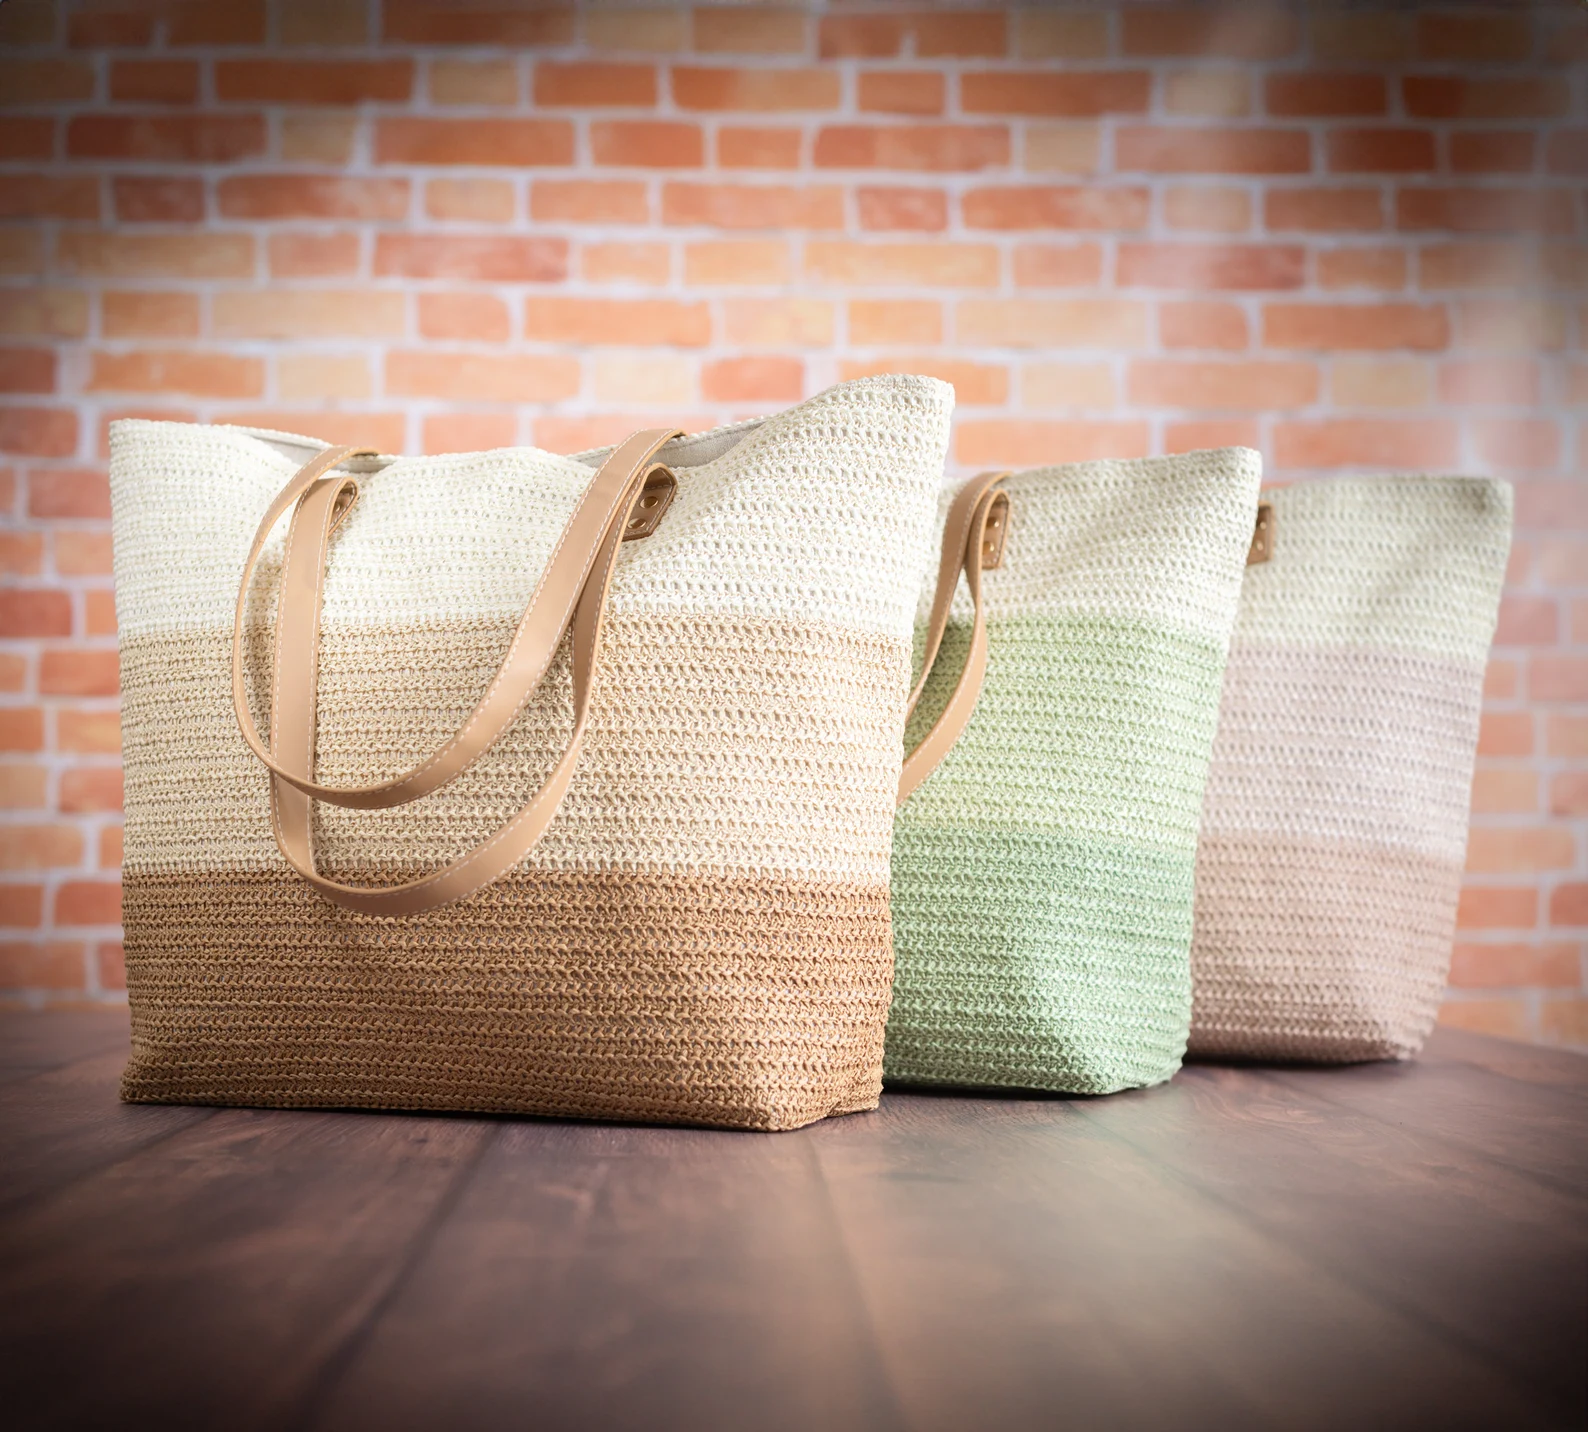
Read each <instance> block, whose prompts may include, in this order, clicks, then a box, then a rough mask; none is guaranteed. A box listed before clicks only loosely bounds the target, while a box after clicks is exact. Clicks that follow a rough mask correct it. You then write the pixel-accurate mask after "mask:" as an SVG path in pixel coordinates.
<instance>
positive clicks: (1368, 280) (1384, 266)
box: [1270, 226, 1406, 289]
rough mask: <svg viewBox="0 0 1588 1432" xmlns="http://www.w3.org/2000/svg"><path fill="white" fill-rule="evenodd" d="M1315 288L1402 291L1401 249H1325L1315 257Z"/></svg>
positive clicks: (1404, 263)
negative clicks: (1316, 275) (1316, 263)
mask: <svg viewBox="0 0 1588 1432" xmlns="http://www.w3.org/2000/svg"><path fill="white" fill-rule="evenodd" d="M1270 227H1272V226H1270ZM1318 286H1319V287H1320V288H1377V289H1397V288H1405V287H1406V255H1405V254H1404V253H1403V252H1402V251H1401V250H1400V249H1394V248H1351V249H1327V250H1324V251H1323V252H1322V253H1320V254H1319V255H1318Z"/></svg>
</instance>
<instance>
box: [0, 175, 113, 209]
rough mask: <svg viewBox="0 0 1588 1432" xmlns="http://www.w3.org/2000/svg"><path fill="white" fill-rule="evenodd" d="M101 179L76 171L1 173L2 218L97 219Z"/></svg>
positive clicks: (0, 204)
mask: <svg viewBox="0 0 1588 1432" xmlns="http://www.w3.org/2000/svg"><path fill="white" fill-rule="evenodd" d="M98 217H99V181H98V180H97V179H93V178H89V177H87V176H86V175H73V174H0V219H97V218H98Z"/></svg>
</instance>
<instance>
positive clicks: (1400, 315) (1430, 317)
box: [1263, 303, 1450, 351]
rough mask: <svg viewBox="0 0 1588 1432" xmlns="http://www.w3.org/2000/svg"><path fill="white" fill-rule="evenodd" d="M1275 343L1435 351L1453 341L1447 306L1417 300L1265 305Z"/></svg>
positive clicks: (1267, 329)
mask: <svg viewBox="0 0 1588 1432" xmlns="http://www.w3.org/2000/svg"><path fill="white" fill-rule="evenodd" d="M1263 341H1264V343H1265V344H1266V345H1267V346H1268V347H1270V348H1318V349H1324V350H1327V349H1330V348H1345V349H1371V350H1385V349H1392V348H1409V349H1414V350H1420V351H1431V350H1435V349H1440V348H1444V347H1446V346H1447V345H1448V344H1449V342H1450V319H1449V317H1448V315H1447V314H1446V313H1445V310H1444V308H1443V307H1441V306H1439V305H1437V304H1433V305H1425V304H1414V303H1378V304H1371V303H1362V304H1344V303H1271V304H1268V305H1266V306H1265V307H1264V309H1263Z"/></svg>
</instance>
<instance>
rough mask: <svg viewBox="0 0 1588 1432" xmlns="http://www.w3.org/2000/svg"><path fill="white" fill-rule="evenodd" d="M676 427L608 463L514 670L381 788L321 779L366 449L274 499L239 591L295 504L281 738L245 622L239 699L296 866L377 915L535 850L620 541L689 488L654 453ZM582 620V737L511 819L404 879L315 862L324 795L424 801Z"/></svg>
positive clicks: (464, 885) (478, 878) (454, 772)
mask: <svg viewBox="0 0 1588 1432" xmlns="http://www.w3.org/2000/svg"><path fill="white" fill-rule="evenodd" d="M674 436H676V434H675V433H674V432H673V431H671V430H661V429H655V430H649V431H646V432H641V433H636V434H635V435H634V436H633V437H631V438H629V439H628V441H627V442H625V443H623V444H621V445H620V446H619V447H618V448H617V450H616V451H614V452H613V454H612V455H611V457H609V458H608V459H607V461H606V462H605V463H603V464H602V467H601V469H600V470H599V471H598V472H597V473H596V475H595V476H594V477H593V478H592V479H591V482H590V485H589V487H588V488H587V489H586V491H585V493H584V495H583V496H582V497H581V499H580V501H579V503H578V504H577V505H576V506H575V508H574V512H573V514H572V515H571V516H570V517H569V520H568V524H567V526H566V527H565V528H564V530H563V533H562V535H561V537H560V538H559V539H558V543H557V546H556V548H555V549H554V551H553V554H552V558H551V561H550V562H549V563H548V564H547V567H546V569H545V571H544V572H543V573H542V576H541V581H540V583H539V585H538V586H537V588H536V590H535V593H534V595H533V596H532V597H531V599H530V602H529V606H528V607H527V609H526V610H525V613H524V616H523V618H522V620H521V621H520V623H519V627H518V631H517V633H516V634H515V636H514V638H513V642H512V645H511V646H510V647H509V649H508V653H507V655H506V657H505V658H504V659H503V661H502V665H501V668H500V669H499V670H498V672H497V674H496V677H495V678H494V680H493V681H492V683H491V687H490V689H489V690H488V691H487V692H486V694H485V696H484V697H483V698H482V700H481V701H480V704H479V705H478V706H477V707H476V708H475V711H474V714H473V715H472V716H470V718H469V720H468V722H466V723H465V725H464V727H463V728H462V730H460V731H459V733H458V734H457V735H456V736H454V737H453V738H452V739H451V740H450V741H448V742H447V744H446V745H445V746H443V747H442V748H441V749H440V750H439V751H438V752H437V753H436V754H435V755H433V756H431V757H430V758H429V759H428V760H427V761H425V762H424V763H423V764H422V765H420V766H418V767H415V768H414V770H413V771H410V772H408V773H407V775H405V776H401V777H398V778H397V779H396V780H394V781H388V782H383V783H381V784H379V785H375V786H364V787H354V788H348V789H341V788H336V787H325V786H320V785H318V784H317V783H316V782H315V781H314V780H313V779H312V772H313V768H314V733H315V727H316V701H317V695H318V673H319V636H320V612H321V603H322V599H323V594H324V579H325V565H326V557H327V553H328V549H329V545H330V539H331V535H332V533H333V532H334V531H335V530H336V527H337V526H338V524H339V523H340V522H341V520H342V519H343V517H345V516H346V513H347V510H348V507H349V506H350V505H351V501H352V500H354V499H356V496H357V484H356V483H355V482H353V481H352V479H350V478H348V477H346V476H334V477H326V476H324V474H325V473H327V472H329V471H330V470H331V469H332V468H333V467H335V465H336V464H337V463H338V462H340V461H342V460H344V459H345V458H347V457H348V456H351V455H354V454H355V453H357V452H360V451H361V450H355V449H347V448H341V449H332V450H330V451H328V452H326V453H322V454H321V455H320V456H318V457H317V458H315V459H314V460H313V461H312V462H310V463H308V464H306V465H305V467H304V468H303V470H302V471H300V472H299V473H298V474H297V476H295V477H294V478H293V479H292V481H291V482H290V483H288V484H287V486H286V488H284V489H283V491H282V493H281V495H280V496H278V497H277V499H276V501H275V502H274V503H273V504H272V505H271V509H270V510H269V511H268V512H267V513H266V515H265V519H264V522H263V523H262V524H261V528H260V533H261V535H260V536H258V537H256V538H255V543H254V548H253V550H252V551H251V552H250V555H249V559H248V561H247V563H246V564H245V567H244V576H243V590H242V593H241V595H240V596H239V601H238V610H239V613H241V612H242V611H243V609H244V606H245V604H246V597H247V587H248V582H249V579H250V578H251V577H252V575H253V571H254V568H255V566H256V565H257V562H258V554H259V552H260V550H261V549H262V548H263V546H264V540H265V538H267V537H268V535H269V531H270V528H271V527H272V526H273V525H274V522H275V520H276V518H278V517H279V516H280V514H281V512H282V511H284V510H285V508H286V506H287V505H288V504H289V503H291V502H293V501H296V502H297V508H296V510H295V511H294V513H293V517H292V525H291V527H290V529H289V531H288V536H287V546H286V555H285V558H284V563H283V571H282V578H281V594H280V597H279V600H278V605H277V619H276V642H275V652H274V659H273V663H272V670H273V678H272V691H273V695H272V701H271V740H270V745H269V747H268V748H266V747H264V746H263V743H262V742H259V740H258V732H257V729H256V728H255V727H254V724H253V720H252V716H251V713H250V712H249V710H248V706H247V701H246V689H245V688H244V687H243V685H242V683H241V680H240V675H241V643H240V640H239V639H238V638H239V636H240V631H241V626H240V625H239V627H238V629H237V631H236V632H234V643H233V696H234V698H235V699H236V701H237V708H238V709H237V715H238V723H239V725H240V726H241V727H242V730H243V736H244V739H245V740H247V741H248V744H249V746H250V748H251V749H253V751H254V754H255V755H256V756H259V758H260V759H261V761H262V762H263V763H264V764H265V765H266V766H267V767H268V768H269V770H270V772H271V826H272V829H273V830H274V832H275V836H276V843H277V845H278V846H279V847H280V849H281V853H282V855H283V856H284V857H285V858H286V860H287V862H288V863H289V864H290V865H291V866H292V867H293V869H295V870H296V871H297V872H298V873H299V874H300V875H301V876H303V878H304V879H305V880H307V881H308V882H309V883H310V884H311V885H313V886H314V888H315V889H316V890H318V891H320V893H321V894H323V895H324V896H326V898H327V899H329V900H331V901H333V902H334V903H335V904H338V905H341V906H343V907H344V908H346V909H350V910H358V911H362V912H364V913H367V914H379V915H411V914H416V913H418V912H420V911H422V910H429V909H433V908H435V907H436V906H438V905H444V904H447V903H449V902H451V901H453V900H458V899H462V898H463V897H464V896H465V895H469V894H472V893H473V892H474V891H475V890H478V889H480V888H481V887H482V886H484V885H487V884H489V883H490V882H491V881H492V880H495V879H496V878H497V877H498V876H500V875H502V874H504V873H505V872H506V871H507V870H509V869H511V868H512V866H513V865H515V864H517V862H518V861H519V860H521V859H523V857H524V856H525V855H526V854H527V853H528V852H529V850H530V849H531V848H532V847H533V846H534V844H535V842H536V841H537V840H539V838H540V836H541V835H542V834H543V833H544V831H545V829H546V827H547V826H548V825H549V824H550V823H551V820H552V817H553V816H554V815H555V814H556V813H557V808H558V806H559V805H560V804H561V802H562V798H563V796H564V794H565V793H566V792H567V789H568V785H569V783H570V781H571V780H572V777H573V772H574V767H575V766H576V764H577V763H578V759H579V752H580V748H581V746H582V744H583V739H584V732H585V726H586V723H587V721H588V718H589V710H590V701H591V697H592V693H593V691H594V686H595V672H596V666H597V662H598V660H599V657H600V649H601V633H602V624H603V621H604V618H605V615H606V603H607V596H608V592H609V590H610V587H611V580H612V571H613V568H614V565H615V563H616V559H617V552H618V548H619V546H620V545H621V544H622V543H623V542H624V541H625V540H628V539H631V538H639V537H645V536H648V535H649V534H650V533H651V532H652V531H654V530H655V527H656V524H657V522H658V521H659V520H660V518H661V515H662V513H663V512H664V511H665V510H666V508H667V505H668V503H669V502H670V500H671V498H672V494H673V491H674V488H675V486H676V484H675V481H674V478H673V475H672V473H671V472H669V471H668V470H667V468H665V467H664V466H662V465H661V464H659V463H656V462H654V461H653V460H652V459H653V458H654V456H655V453H656V451H657V450H658V449H659V448H660V447H661V446H662V445H663V444H664V443H665V442H667V441H668V440H669V439H671V438H672V437H674ZM593 514H594V515H593ZM602 519H604V520H602ZM586 543H588V545H585V544H586ZM570 629H571V631H572V638H571V645H572V658H573V660H572V666H573V673H572V674H573V708H574V726H573V731H572V734H571V735H570V737H569V739H568V744H567V746H566V748H565V749H564V751H563V754H562V756H561V758H560V759H559V761H558V762H557V765H556V766H555V767H554V768H553V770H552V772H551V774H550V776H548V777H547V779H546V782H545V784H544V785H543V786H542V787H541V788H540V790H539V791H538V792H537V793H536V794H535V795H534V796H533V797H532V798H531V799H530V800H529V801H528V802H527V803H526V804H525V805H524V806H523V807H522V808H521V809H520V810H519V811H518V813H517V814H516V815H515V816H513V818H512V819H511V820H509V821H508V822H507V824H506V825H504V826H503V827H502V828H501V830H499V831H498V832H497V833H496V834H495V835H494V836H492V837H491V838H490V839H489V840H487V841H485V842H484V843H483V844H482V845H480V846H478V847H476V848H475V849H474V850H472V851H470V852H469V853H468V854H467V855H464V856H462V857H460V858H459V859H458V860H456V861H454V862H452V863H451V864H449V865H446V866H443V867H442V868H441V869H439V870H436V871H433V872H431V873H430V874H428V875H425V876H423V877H421V878H420V879H418V880H413V881H409V882H407V883H406V884H402V885H392V886H381V887H363V886H355V885H345V884H341V883H340V882H337V881H334V880H331V879H330V878H329V877H327V876H324V875H322V874H320V873H319V871H318V870H316V868H315V864H314V850H313V839H312V819H311V817H312V809H313V807H312V799H322V798H324V799H329V800H330V801H332V802H333V803H334V804H337V805H343V806H349V807H354V808H358V809H378V808H385V807H389V806H395V805H401V804H404V803H406V802H407V801H410V800H414V799H416V798H417V797H418V796H420V795H423V794H426V793H427V792H429V791H433V790H436V789H438V788H439V787H440V786H442V785H444V784H446V783H447V782H448V781H450V780H452V779H454V778H455V777H456V776H458V775H461V774H462V772H463V771H465V770H467V769H468V767H469V766H471V765H472V764H473V763H474V762H475V761H476V760H477V759H478V758H479V757H480V756H481V755H482V754H483V753H484V752H485V750H486V749H488V748H489V746H490V745H491V743H492V742H493V741H494V740H495V739H496V738H497V737H498V736H499V735H501V733H502V732H503V731H505V730H506V728H507V727H508V726H509V725H511V724H512V722H513V720H514V719H515V718H516V716H517V714H518V712H519V711H520V710H521V709H522V708H523V705H524V703H525V702H526V701H527V700H528V699H529V697H530V696H531V695H532V694H533V692H534V691H535V690H536V689H537V688H538V686H539V685H540V682H541V681H542V680H543V678H544V676H545V672H546V668H547V666H548V665H549V664H550V660H551V656H552V654H553V653H554V652H555V651H556V648H557V645H558V643H559V642H560V641H561V639H562V634H563V632H564V631H567V630H570Z"/></svg>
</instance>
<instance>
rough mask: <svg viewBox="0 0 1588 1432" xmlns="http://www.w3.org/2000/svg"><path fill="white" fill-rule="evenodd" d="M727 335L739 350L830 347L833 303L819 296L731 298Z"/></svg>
mask: <svg viewBox="0 0 1588 1432" xmlns="http://www.w3.org/2000/svg"><path fill="white" fill-rule="evenodd" d="M723 318H724V324H725V328H724V337H726V339H727V340H728V343H729V345H730V346H732V347H734V348H737V349H746V348H751V349H764V348H830V347H831V346H832V341H833V305H832V304H831V303H829V302H827V301H826V300H824V299H819V298H731V299H729V300H728V301H727V302H726V303H725V304H724V305H723Z"/></svg>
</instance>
